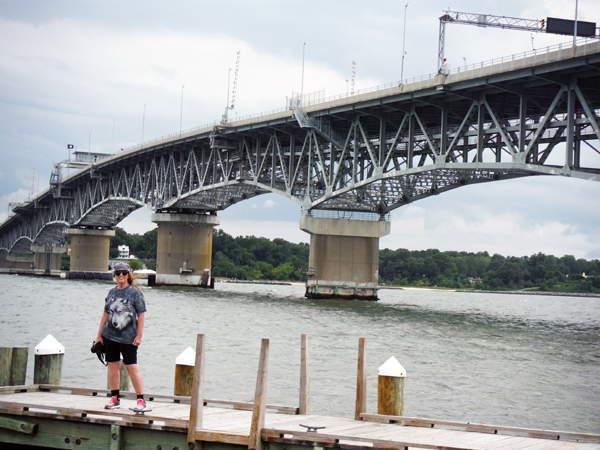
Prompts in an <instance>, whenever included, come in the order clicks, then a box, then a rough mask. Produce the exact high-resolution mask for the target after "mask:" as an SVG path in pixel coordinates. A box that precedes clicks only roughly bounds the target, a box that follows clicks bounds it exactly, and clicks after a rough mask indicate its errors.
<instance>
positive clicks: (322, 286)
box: [300, 216, 390, 300]
mask: <svg viewBox="0 0 600 450" xmlns="http://www.w3.org/2000/svg"><path fill="white" fill-rule="evenodd" d="M300 229H301V230H302V231H306V232H307V233H309V234H310V256H309V272H308V273H309V280H308V282H307V283H306V294H305V296H306V297H308V298H347V299H361V300H377V291H378V286H379V283H378V278H379V238H381V237H383V236H386V235H388V234H389V233H390V223H389V222H387V221H378V222H374V221H366V220H349V219H326V218H319V217H312V216H303V217H301V218H300Z"/></svg>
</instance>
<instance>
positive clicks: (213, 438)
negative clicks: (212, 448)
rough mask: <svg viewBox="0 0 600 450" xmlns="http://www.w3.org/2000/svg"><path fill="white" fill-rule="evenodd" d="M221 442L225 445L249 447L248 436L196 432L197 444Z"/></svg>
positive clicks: (203, 431)
mask: <svg viewBox="0 0 600 450" xmlns="http://www.w3.org/2000/svg"><path fill="white" fill-rule="evenodd" d="M198 441H204V442H220V443H224V444H236V445H243V446H247V445H248V435H247V434H238V433H224V432H218V431H208V430H200V431H197V432H196V442H198Z"/></svg>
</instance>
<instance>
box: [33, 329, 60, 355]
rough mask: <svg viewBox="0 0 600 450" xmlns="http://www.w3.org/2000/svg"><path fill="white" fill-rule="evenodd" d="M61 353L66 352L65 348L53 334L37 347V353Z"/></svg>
mask: <svg viewBox="0 0 600 450" xmlns="http://www.w3.org/2000/svg"><path fill="white" fill-rule="evenodd" d="M61 353H62V354H64V353H65V348H64V347H63V346H62V344H61V343H60V342H58V341H57V340H56V339H54V336H52V335H51V334H49V335H48V336H46V337H45V338H44V339H43V340H42V342H40V343H39V344H38V345H37V346H36V347H35V354H36V355H60V354H61Z"/></svg>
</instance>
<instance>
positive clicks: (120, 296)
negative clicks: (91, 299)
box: [102, 286, 146, 344]
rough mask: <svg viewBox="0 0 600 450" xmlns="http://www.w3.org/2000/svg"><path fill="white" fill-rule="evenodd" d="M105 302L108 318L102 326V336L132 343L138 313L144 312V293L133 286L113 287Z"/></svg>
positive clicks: (136, 329) (136, 326) (136, 327)
mask: <svg viewBox="0 0 600 450" xmlns="http://www.w3.org/2000/svg"><path fill="white" fill-rule="evenodd" d="M105 302H106V303H105V304H104V311H105V312H106V313H107V314H108V319H107V321H106V324H105V325H104V328H102V336H103V337H106V338H108V339H110V340H111V341H115V342H120V343H122V344H133V340H134V339H135V337H136V336H137V333H138V314H140V313H143V312H146V302H145V301H144V294H142V292H141V291H139V290H137V289H136V288H134V287H133V286H127V287H126V288H125V289H119V288H117V287H114V288H112V289H111V290H110V291H109V292H108V296H107V297H106V300H105Z"/></svg>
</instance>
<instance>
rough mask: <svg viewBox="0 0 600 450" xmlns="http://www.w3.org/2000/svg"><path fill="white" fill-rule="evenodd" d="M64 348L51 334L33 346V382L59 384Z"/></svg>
mask: <svg viewBox="0 0 600 450" xmlns="http://www.w3.org/2000/svg"><path fill="white" fill-rule="evenodd" d="M64 356H65V348H64V347H63V346H62V345H61V343H60V342H58V341H57V340H56V339H54V337H52V335H51V334H49V335H48V336H46V337H45V338H44V339H43V340H42V341H41V342H40V343H39V344H38V345H37V346H36V347H35V362H34V367H33V383H34V384H60V380H61V378H62V363H63V357H64Z"/></svg>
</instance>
